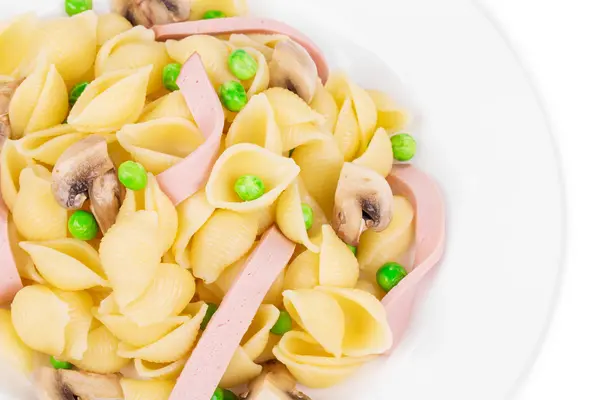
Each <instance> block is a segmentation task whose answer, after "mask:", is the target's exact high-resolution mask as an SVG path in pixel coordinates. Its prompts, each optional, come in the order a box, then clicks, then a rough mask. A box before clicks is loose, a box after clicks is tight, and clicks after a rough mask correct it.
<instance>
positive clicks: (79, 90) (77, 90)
mask: <svg viewBox="0 0 600 400" xmlns="http://www.w3.org/2000/svg"><path fill="white" fill-rule="evenodd" d="M89 84H90V83H89V82H80V83H78V84H77V85H75V86H73V89H71V93H70V94H69V104H71V106H73V105H74V104H75V103H76V102H77V100H79V97H80V96H81V95H82V94H83V91H84V90H85V88H87V87H88V85H89Z"/></svg>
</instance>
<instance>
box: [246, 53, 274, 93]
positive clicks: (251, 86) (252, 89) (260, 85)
mask: <svg viewBox="0 0 600 400" xmlns="http://www.w3.org/2000/svg"><path fill="white" fill-rule="evenodd" d="M244 50H245V51H246V53H248V54H250V56H251V57H252V58H254V60H255V61H256V63H257V65H258V69H257V70H256V75H255V76H254V78H252V79H249V80H246V81H242V85H243V86H244V88H245V89H246V92H247V94H248V97H249V98H251V97H252V96H254V95H256V94H258V93H261V92H263V91H265V90H267V88H268V87H269V81H270V79H271V76H270V72H269V65H268V64H267V60H266V58H265V56H264V55H263V54H262V53H261V52H260V51H258V50H256V49H253V48H251V47H250V48H248V47H247V48H244Z"/></svg>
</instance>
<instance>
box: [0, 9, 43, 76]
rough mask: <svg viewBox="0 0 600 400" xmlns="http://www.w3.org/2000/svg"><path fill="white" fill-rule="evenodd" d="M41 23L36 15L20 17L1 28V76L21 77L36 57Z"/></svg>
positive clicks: (30, 14)
mask: <svg viewBox="0 0 600 400" xmlns="http://www.w3.org/2000/svg"><path fill="white" fill-rule="evenodd" d="M38 24H39V21H38V19H37V17H36V15H35V14H34V13H28V14H24V15H20V16H18V17H16V18H14V19H13V20H12V21H10V22H8V23H7V25H6V26H3V27H2V28H0V75H14V76H16V77H21V76H23V75H24V74H25V72H26V71H27V70H28V68H29V67H30V64H31V62H32V61H33V59H34V57H35V56H36V52H37V46H38V40H39V31H38Z"/></svg>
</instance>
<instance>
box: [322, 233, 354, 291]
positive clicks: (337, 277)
mask: <svg viewBox="0 0 600 400" xmlns="http://www.w3.org/2000/svg"><path fill="white" fill-rule="evenodd" d="M322 232H323V244H322V245H321V253H320V254H319V282H320V284H321V285H322V286H337V287H346V288H353V287H354V286H356V282H358V261H357V260H356V257H354V253H352V250H350V249H349V248H348V246H347V245H346V244H345V243H344V242H343V241H342V240H341V239H340V238H339V237H338V236H337V234H336V233H335V232H334V230H333V228H332V227H331V225H323V231H322Z"/></svg>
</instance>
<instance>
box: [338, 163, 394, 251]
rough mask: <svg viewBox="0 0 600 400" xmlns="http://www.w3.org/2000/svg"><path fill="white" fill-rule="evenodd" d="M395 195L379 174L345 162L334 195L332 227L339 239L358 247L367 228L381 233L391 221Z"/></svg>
mask: <svg viewBox="0 0 600 400" xmlns="http://www.w3.org/2000/svg"><path fill="white" fill-rule="evenodd" d="M393 202H394V194H393V193H392V189H391V188H390V185H389V184H388V183H387V181H386V180H385V178H383V177H382V176H381V175H379V174H378V173H377V172H375V171H373V170H371V169H369V168H365V167H362V166H359V165H356V164H352V163H345V164H344V167H343V168H342V173H341V175H340V180H339V183H338V187H337V190H336V192H335V204H334V207H333V221H332V227H333V229H334V230H335V231H336V232H337V234H338V236H339V237H340V239H342V240H343V241H344V242H345V243H347V244H349V245H351V246H357V245H358V242H359V240H360V235H361V234H362V233H363V232H364V231H365V230H367V229H373V230H374V231H376V232H381V231H383V230H384V229H385V228H387V227H388V226H389V224H390V222H392V207H393Z"/></svg>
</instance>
